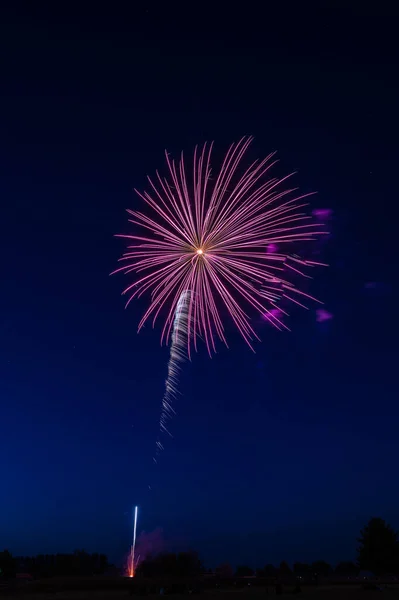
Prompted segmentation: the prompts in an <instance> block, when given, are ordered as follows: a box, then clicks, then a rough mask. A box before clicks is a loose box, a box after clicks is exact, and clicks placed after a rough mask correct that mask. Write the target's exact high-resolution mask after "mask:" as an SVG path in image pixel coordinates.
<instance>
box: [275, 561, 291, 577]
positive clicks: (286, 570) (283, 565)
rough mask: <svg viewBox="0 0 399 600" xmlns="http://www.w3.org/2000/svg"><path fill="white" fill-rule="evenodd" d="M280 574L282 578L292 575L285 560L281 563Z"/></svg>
mask: <svg viewBox="0 0 399 600" xmlns="http://www.w3.org/2000/svg"><path fill="white" fill-rule="evenodd" d="M278 572H279V575H280V577H288V576H289V575H292V571H291V569H290V566H289V564H288V563H287V562H285V560H283V561H282V562H281V563H280V566H279V569H278Z"/></svg>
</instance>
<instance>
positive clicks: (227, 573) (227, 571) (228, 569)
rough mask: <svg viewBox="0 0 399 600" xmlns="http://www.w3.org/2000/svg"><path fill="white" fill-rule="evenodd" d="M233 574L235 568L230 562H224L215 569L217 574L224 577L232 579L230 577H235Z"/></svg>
mask: <svg viewBox="0 0 399 600" xmlns="http://www.w3.org/2000/svg"><path fill="white" fill-rule="evenodd" d="M233 574H234V572H233V568H232V566H231V565H229V563H223V564H222V565H219V566H218V567H216V569H215V575H217V577H220V578H222V579H230V577H233Z"/></svg>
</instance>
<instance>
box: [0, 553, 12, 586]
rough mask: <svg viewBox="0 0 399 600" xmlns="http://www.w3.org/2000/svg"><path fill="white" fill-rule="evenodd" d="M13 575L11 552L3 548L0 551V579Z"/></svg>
mask: <svg viewBox="0 0 399 600" xmlns="http://www.w3.org/2000/svg"><path fill="white" fill-rule="evenodd" d="M12 577H15V561H14V559H13V557H12V554H11V552H9V551H8V550H3V552H0V580H1V579H10V578H12Z"/></svg>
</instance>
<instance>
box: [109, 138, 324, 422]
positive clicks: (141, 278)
mask: <svg viewBox="0 0 399 600" xmlns="http://www.w3.org/2000/svg"><path fill="white" fill-rule="evenodd" d="M251 140H252V138H242V139H241V140H240V141H239V142H238V143H235V144H232V145H231V146H230V148H229V149H228V151H227V154H226V156H225V158H224V161H223V163H222V166H221V168H220V170H219V171H218V172H216V173H215V174H213V175H212V177H211V153H212V147H213V144H204V146H203V147H202V148H198V147H196V148H195V151H194V159H193V165H192V168H191V169H188V168H187V164H186V161H185V159H184V158H183V154H181V157H180V160H179V161H177V162H176V161H175V160H173V159H172V158H171V157H170V156H169V155H168V154H166V162H167V166H168V170H169V178H163V177H161V175H159V173H158V172H157V174H156V179H155V181H153V180H151V179H150V178H149V179H148V181H149V185H150V190H149V191H145V192H143V193H141V192H137V193H138V194H139V196H141V198H142V199H143V200H144V201H145V203H146V204H147V205H148V206H149V207H150V209H151V210H152V214H147V213H144V212H140V211H128V212H129V214H130V215H131V219H130V222H131V223H133V224H134V225H138V226H140V227H141V228H142V230H143V233H142V234H136V233H134V234H128V235H123V236H121V237H124V238H126V239H127V240H129V246H128V249H127V252H126V253H125V254H124V255H123V256H122V258H121V261H122V263H123V266H121V267H120V268H119V269H117V271H122V272H124V273H126V274H131V273H136V278H135V280H134V281H133V282H132V283H131V284H130V285H129V286H128V287H127V288H126V289H125V291H124V294H127V295H128V297H129V299H128V302H127V304H129V303H130V301H131V300H133V299H134V298H138V297H141V296H142V295H144V294H146V293H147V292H148V293H149V294H150V297H151V299H150V302H149V305H148V307H147V309H146V310H145V312H144V315H143V317H142V319H141V321H140V323H139V330H140V329H141V328H142V327H143V325H144V324H145V323H146V322H147V321H149V320H151V321H152V323H153V325H154V324H155V321H156V320H157V319H158V318H161V317H162V318H163V319H164V322H163V323H164V324H163V328H162V333H161V342H163V341H166V343H168V342H169V340H170V338H171V337H172V346H173V345H174V347H175V349H174V350H172V352H171V360H170V367H169V372H168V379H167V390H166V393H165V398H164V403H163V416H162V417H161V426H162V428H165V430H167V429H166V420H167V416H169V415H170V414H171V413H172V412H173V409H172V407H171V402H170V399H171V394H172V395H173V394H175V393H176V390H177V382H176V365H177V364H178V362H179V360H180V357H181V355H182V354H183V340H182V338H184V343H185V345H186V347H187V348H186V351H187V354H188V356H189V357H190V355H191V351H192V347H194V349H197V343H198V340H199V339H203V340H204V342H205V344H206V347H207V350H208V352H209V354H212V353H213V352H215V351H216V338H219V339H220V340H222V341H223V342H224V343H225V344H226V345H227V338H226V334H225V321H226V317H227V316H229V317H230V319H231V320H232V321H233V323H234V324H235V326H236V328H237V329H238V331H239V332H240V334H241V335H242V337H243V338H244V340H245V341H246V342H247V344H248V345H249V346H250V347H251V348H253V341H254V340H255V339H259V338H258V336H257V334H256V332H255V330H254V328H253V325H252V323H251V313H252V312H255V313H260V314H261V315H265V314H268V311H270V309H271V308H272V307H275V305H276V303H277V302H278V301H279V300H280V299H281V298H286V299H289V300H290V301H292V302H294V303H296V304H299V305H301V306H302V303H301V302H299V301H298V298H297V296H296V295H297V294H298V293H300V292H299V290H297V289H296V288H295V286H294V285H293V283H291V282H290V279H289V278H290V277H291V276H295V277H296V276H297V275H298V273H299V274H300V275H305V274H304V273H303V272H302V270H301V267H306V268H307V267H313V266H315V264H314V263H310V262H308V261H304V260H302V259H300V258H299V257H297V258H296V259H295V258H293V257H290V258H291V259H292V262H294V265H292V263H288V260H289V248H290V246H291V245H292V244H293V243H294V242H309V241H311V240H313V239H314V238H315V237H316V236H317V235H319V234H325V233H326V232H325V231H324V229H323V226H322V225H321V224H320V223H314V222H313V221H312V217H311V216H310V215H308V214H307V213H306V210H305V209H306V206H307V201H306V198H307V197H308V196H309V195H310V194H303V195H301V194H298V193H297V192H296V188H289V189H284V187H283V184H284V185H285V183H286V182H287V180H288V178H289V176H287V177H283V178H282V179H278V178H269V177H268V174H269V171H270V169H271V167H272V166H273V165H274V164H275V162H276V161H275V160H274V158H273V157H274V155H273V154H270V155H269V156H267V157H266V158H265V159H263V160H261V161H258V160H256V161H255V162H253V163H252V164H250V165H249V167H247V168H243V169H242V168H241V164H242V160H243V157H244V155H245V153H246V151H247V149H248V146H249V145H250V143H251ZM318 217H320V214H319V213H318ZM317 220H318V218H317ZM284 248H286V250H284ZM295 263H296V265H295ZM287 265H289V266H288V268H286V267H287ZM286 277H287V278H288V279H286ZM187 290H190V294H189V296H185V300H184V304H185V315H186V316H185V317H184V318H185V319H186V329H187V331H183V330H184V327H183V328H181V331H180V335H179V339H178V343H177V342H176V341H173V337H174V336H175V325H176V315H177V314H178V313H179V310H180V309H179V307H178V305H179V302H180V299H181V298H182V294H185V293H186V292H187ZM180 308H181V307H180ZM271 322H273V324H274V325H275V326H276V327H280V326H282V324H281V323H280V322H279V320H278V319H275V318H272V319H271ZM173 352H174V353H175V355H176V356H174V357H173V358H172V353H173Z"/></svg>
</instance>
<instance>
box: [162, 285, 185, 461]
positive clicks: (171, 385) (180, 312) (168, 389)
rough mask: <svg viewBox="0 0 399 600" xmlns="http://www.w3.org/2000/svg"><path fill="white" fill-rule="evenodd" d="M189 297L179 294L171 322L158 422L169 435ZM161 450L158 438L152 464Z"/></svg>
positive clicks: (173, 412) (181, 359) (182, 350)
mask: <svg viewBox="0 0 399 600" xmlns="http://www.w3.org/2000/svg"><path fill="white" fill-rule="evenodd" d="M190 297H191V294H190V292H189V291H188V290H185V291H183V292H182V293H181V295H180V298H179V300H178V303H177V306H176V312H175V318H174V321H173V332H172V344H171V347H170V357H169V362H168V376H167V378H166V381H165V393H164V396H163V398H162V408H161V417H160V420H159V427H160V430H161V432H165V433H168V434H169V435H171V434H170V431H169V430H168V428H167V426H166V425H167V423H168V421H169V420H170V419H171V418H172V416H173V415H174V414H175V411H174V408H173V405H172V403H173V400H174V398H176V395H177V394H178V393H179V392H178V383H179V374H180V364H179V363H181V362H184V361H185V360H186V358H187V353H186V350H187V337H188V336H189V335H190V327H189V322H190V316H189V308H190ZM161 450H163V445H162V443H161V440H160V439H159V438H158V440H157V442H156V449H155V456H154V458H153V460H154V462H155V463H156V462H157V458H156V457H157V456H158V455H159V453H160V452H161Z"/></svg>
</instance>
